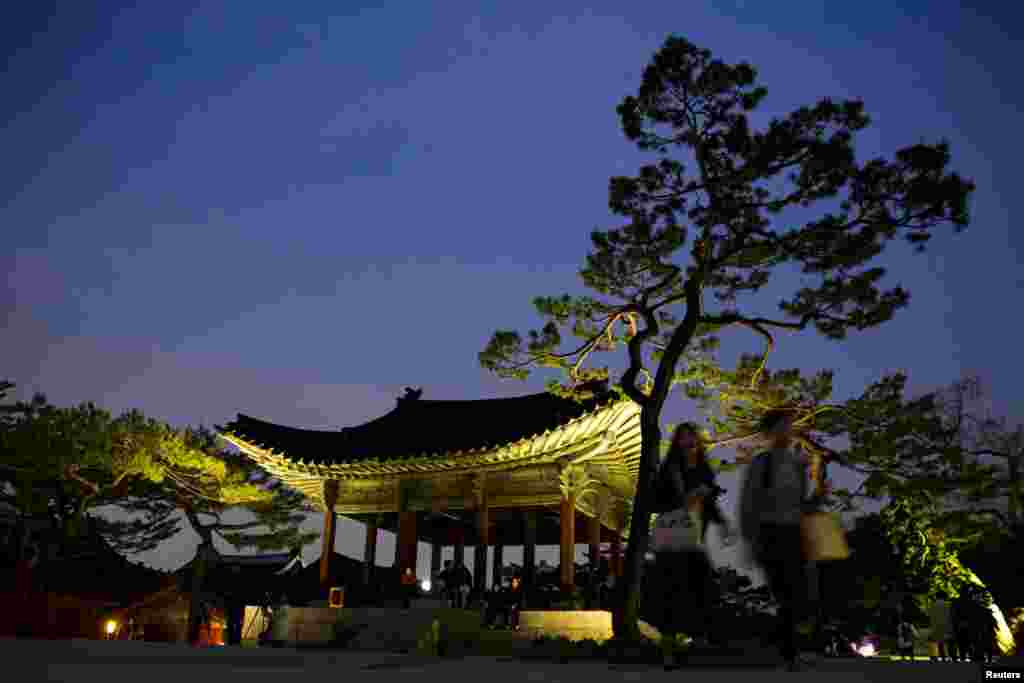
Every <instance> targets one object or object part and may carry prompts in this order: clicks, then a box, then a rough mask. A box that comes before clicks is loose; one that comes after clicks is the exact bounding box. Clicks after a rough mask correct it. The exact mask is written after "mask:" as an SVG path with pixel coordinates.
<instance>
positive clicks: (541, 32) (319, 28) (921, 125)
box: [0, 1, 1024, 572]
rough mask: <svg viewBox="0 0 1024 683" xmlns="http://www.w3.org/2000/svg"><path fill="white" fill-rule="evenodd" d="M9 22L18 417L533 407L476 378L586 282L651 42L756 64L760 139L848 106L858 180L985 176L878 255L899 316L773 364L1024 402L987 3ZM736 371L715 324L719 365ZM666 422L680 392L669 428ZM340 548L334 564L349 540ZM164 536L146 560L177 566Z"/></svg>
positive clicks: (195, 419) (1003, 53)
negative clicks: (828, 101) (907, 159)
mask: <svg viewBox="0 0 1024 683" xmlns="http://www.w3.org/2000/svg"><path fill="white" fill-rule="evenodd" d="M22 5H23V6H25V7H28V8H29V9H21V10H20V13H19V11H15V14H13V15H9V18H10V21H8V20H7V18H5V22H4V23H3V27H2V28H0V31H2V32H3V33H2V34H0V38H2V44H3V45H5V46H8V53H9V54H7V55H5V56H6V59H5V62H4V70H3V72H2V74H0V93H3V96H2V97H0V117H2V121H3V124H4V125H3V128H2V130H0V150H2V151H3V155H4V163H3V164H2V165H0V240H2V242H0V244H2V245H3V248H2V249H0V266H2V270H3V272H4V273H5V274H6V286H5V287H4V289H3V290H2V293H0V311H2V318H0V321H2V325H3V329H2V334H3V337H2V338H3V340H4V344H3V348H4V352H5V360H6V362H5V364H4V365H5V367H4V368H3V370H2V371H3V373H5V374H6V376H8V377H9V378H10V379H11V380H13V381H15V382H17V383H18V385H19V389H20V391H21V392H22V394H23V395H28V394H31V393H32V392H34V391H44V392H46V393H47V395H48V396H49V397H50V399H51V400H52V401H54V402H56V403H58V404H62V405H63V404H70V403H76V402H79V401H85V400H93V401H96V402H97V403H99V404H101V405H103V406H104V407H106V408H108V409H110V410H113V411H115V412H119V411H122V410H125V409H128V408H133V407H134V408H140V409H142V410H143V411H145V412H146V413H148V414H150V415H153V416H155V417H159V418H163V419H167V420H170V421H172V422H174V423H176V424H180V425H184V424H195V423H205V424H215V423H220V422H223V421H225V420H228V419H230V418H231V417H232V416H233V414H234V413H236V412H239V411H241V412H246V413H250V414H253V415H258V416H261V417H265V418H267V419H272V420H275V421H279V422H283V423H287V424H294V425H297V426H305V427H314V428H331V427H341V426H345V425H352V424H358V423H360V422H362V421H365V420H367V419H370V418H372V417H375V416H377V415H379V414H381V413H383V412H386V411H387V410H389V409H390V408H391V407H392V406H393V401H394V397H395V396H396V395H398V394H399V393H400V391H401V388H402V387H404V386H406V385H413V386H423V387H424V389H425V392H424V396H425V398H483V397H490V396H501V395H514V394H519V393H524V392H528V391H535V390H540V389H541V388H542V386H543V376H541V375H538V376H537V377H536V378H534V379H532V380H531V381H530V382H528V383H527V384H526V385H522V384H509V383H507V382H500V381H498V380H497V379H495V378H494V377H491V376H489V375H487V374H486V373H484V372H483V371H481V370H480V369H479V367H478V365H477V361H476V354H477V352H478V351H480V350H481V348H482V347H483V345H484V344H485V343H486V341H487V339H488V337H489V335H490V334H491V332H492V331H493V330H494V329H495V328H499V327H513V328H519V329H527V328H528V327H530V326H531V325H533V324H535V323H536V319H535V317H534V316H533V312H532V308H531V306H530V303H529V302H530V299H531V298H532V297H533V296H536V295H539V294H556V293H561V292H563V291H568V292H579V291H581V287H580V284H579V281H578V277H577V275H576V272H577V270H578V268H579V266H580V264H581V263H582V262H583V258H584V256H585V254H586V252H587V249H588V245H589V241H588V234H589V232H590V230H592V229H593V228H595V227H609V226H610V225H613V224H614V223H615V222H616V221H615V219H613V218H612V217H611V216H610V215H609V212H608V210H607V183H608V178H609V176H612V175H616V174H629V173H632V172H635V170H636V169H637V167H638V166H639V164H640V163H641V162H642V161H643V160H644V158H645V157H643V156H642V155H640V153H639V152H637V151H636V150H635V149H634V148H632V147H631V146H630V145H629V144H628V143H627V141H626V140H625V139H624V137H623V136H622V134H621V132H620V131H619V129H618V126H617V121H616V116H615V106H616V104H617V103H618V102H619V101H620V100H621V98H622V97H623V96H625V95H626V94H630V93H632V92H635V89H636V87H637V85H638V84H639V76H640V73H641V71H642V69H643V67H644V65H645V64H646V63H647V61H648V60H649V58H650V57H651V55H652V54H653V52H654V50H655V49H657V48H658V47H659V46H660V44H661V43H662V42H663V40H664V38H665V37H666V35H667V34H668V33H670V32H675V33H679V34H681V35H683V36H685V37H687V38H689V39H690V40H692V41H694V42H696V43H697V44H699V45H701V46H704V47H708V48H710V49H712V50H713V51H714V52H715V54H716V55H717V56H720V57H721V58H723V59H726V60H728V61H739V60H749V61H750V62H751V63H753V64H754V65H755V66H756V67H758V69H759V71H760V75H761V80H762V82H763V83H764V84H765V85H766V86H767V87H768V90H769V97H768V99H767V100H766V102H765V105H764V107H763V110H762V112H761V113H759V115H758V117H757V119H756V120H759V121H761V122H763V121H766V120H767V119H768V118H769V117H771V116H773V115H780V114H784V113H786V112H788V111H789V110H791V109H793V108H794V107H796V106H799V105H802V104H807V103H812V102H813V101H815V100H816V99H818V98H819V97H822V96H826V95H829V96H833V97H836V98H842V97H860V98H863V99H864V100H865V102H866V105H867V110H868V111H869V112H870V113H871V114H872V116H873V118H874V122H875V125H874V126H873V127H872V128H871V129H870V130H869V131H867V132H866V133H865V134H864V135H863V136H862V137H861V139H860V142H859V144H858V153H859V155H860V156H861V158H869V157H873V156H877V155H880V154H891V153H892V152H893V151H894V150H895V149H896V148H897V147H899V146H902V145H906V144H912V143H914V142H917V141H919V140H922V139H923V140H928V141H930V140H935V139H939V138H945V139H948V140H949V141H950V143H951V146H952V152H953V157H954V166H955V168H956V169H957V170H959V171H960V172H961V173H963V174H964V175H966V176H969V177H971V178H973V179H974V180H975V181H976V182H977V184H978V191H977V192H976V195H975V201H974V206H973V215H974V219H973V223H972V226H971V228H970V229H969V230H968V231H967V232H965V233H964V234H962V235H958V236H954V235H952V234H946V233H943V234H940V235H939V236H938V237H937V238H936V239H935V240H934V242H933V243H932V245H931V248H930V250H929V252H928V254H926V255H924V256H916V255H914V254H912V253H910V251H909V249H907V248H905V247H904V246H902V245H896V246H894V247H893V248H892V249H891V250H890V251H889V252H887V253H886V255H885V257H884V265H886V266H887V267H889V268H890V275H889V282H890V283H896V282H899V283H902V284H903V285H904V286H906V287H907V288H909V289H910V290H911V292H912V303H911V307H910V308H909V309H907V310H905V311H901V312H900V313H899V315H898V317H897V319H896V320H894V321H893V322H891V323H889V324H887V325H885V326H884V327H882V328H879V329H877V330H873V331H870V332H868V333H864V334H861V335H857V336H851V337H850V338H849V339H848V340H846V341H844V342H842V343H835V342H828V341H825V340H823V339H820V338H818V337H817V336H815V335H814V334H813V333H807V334H804V335H802V336H780V339H779V349H778V352H777V353H776V354H775V356H774V357H773V362H772V364H773V366H775V367H790V366H800V367H803V368H805V369H807V370H814V369H817V368H833V369H835V371H836V389H837V397H838V398H846V397H848V396H851V395H853V394H856V393H858V392H860V391H861V390H862V389H863V387H864V386H865V385H866V384H867V383H869V382H871V381H873V380H875V379H877V378H878V377H880V376H881V374H882V373H884V372H886V371H890V370H895V369H905V370H907V371H908V372H909V374H910V381H911V384H912V387H913V388H914V390H915V391H921V390H926V389H931V388H934V387H937V386H940V385H944V384H947V383H949V382H952V381H954V380H956V379H957V378H959V377H960V376H961V374H962V373H970V372H977V373H980V374H981V376H982V377H983V379H984V380H985V381H986V382H987V383H988V385H989V389H990V393H991V397H992V406H993V409H994V410H995V411H996V412H997V413H998V414H1002V415H1008V416H1011V418H1014V419H1016V418H1018V417H1019V416H1020V414H1021V409H1022V408H1024V402H1022V400H1021V398H1020V392H1019V387H1020V386H1021V384H1022V382H1024V371H1022V370H1021V367H1022V365H1021V363H1020V362H1019V361H1018V360H1015V359H1016V358H1017V356H1016V353H1015V352H1014V350H1013V349H1014V348H1015V346H1016V344H1017V339H1018V338H1019V331H1018V328H1019V326H1018V324H1017V315H1016V308H1017V307H1018V302H1019V301H1020V300H1021V296H1022V294H1024V278H1022V276H1021V272H1022V269H1021V267H1020V262H1021V247H1022V240H1021V237H1020V233H1019V232H1017V233H1012V232H1011V218H1010V217H1011V214H1013V215H1020V214H1021V208H1022V206H1021V200H1020V198H1019V195H1020V192H1019V189H1018V186H1019V185H1020V179H1019V178H1020V174H1019V172H1018V171H1014V170H1013V169H1014V168H1017V167H1018V163H1019V159H1020V158H1022V157H1024V145H1022V143H1021V136H1020V135H1018V134H1017V124H1018V123H1019V120H1020V111H1021V91H1020V88H1019V87H1018V85H1017V80H1018V79H1017V73H1016V67H1014V64H1018V63H1020V61H1021V54H1020V52H1021V50H1020V44H1021V42H1020V41H1021V37H1022V36H1021V29H1020V26H1021V25H1022V22H1021V21H1020V19H1021V17H1020V16H1019V11H1018V10H1016V9H1013V7H1012V5H1011V4H1010V3H987V9H986V10H966V9H960V8H957V7H956V6H955V4H954V3H935V2H924V1H920V2H910V3H903V5H904V9H900V8H897V7H895V5H894V4H893V3H827V7H826V3H817V2H791V3H786V4H785V9H780V7H781V6H780V5H778V4H777V3H743V2H731V3H730V2H717V3H702V2H687V3H674V4H672V5H664V6H663V7H661V8H658V9H652V7H653V6H651V7H648V8H645V9H644V10H629V12H628V14H626V15H624V14H623V12H624V11H626V10H623V9H622V8H623V7H624V5H622V3H615V4H612V3H581V4H579V5H576V4H575V3H561V4H560V5H559V7H560V8H562V9H560V10H559V13H557V14H556V13H554V12H552V11H551V10H550V9H545V8H546V7H547V5H545V4H543V3H540V4H529V3H527V4H526V6H525V7H523V6H521V4H520V5H515V4H512V3H501V4H500V5H499V4H498V3H480V2H472V3H470V2H446V3H438V4H437V7H438V8H437V9H433V8H431V7H430V5H428V4H427V3H397V2H396V3H390V4H389V6H388V7H387V8H383V9H366V10H356V9H349V10H347V11H346V12H345V13H344V14H339V13H338V12H339V10H338V6H339V5H344V6H345V7H352V6H353V5H354V3H332V2H304V3H276V2H245V3H240V2H239V3H212V2H210V3H202V2H191V3H186V2H174V3H158V2H147V3H139V4H138V5H131V4H129V3H77V2H55V3H49V5H48V4H47V3H45V2H43V3H22ZM293 5H297V6H298V7H299V9H293ZM583 5H586V6H589V7H591V9H586V8H584V7H583ZM12 46H13V48H12ZM798 282H799V279H798V276H797V275H795V274H792V273H784V274H781V275H780V276H779V278H778V279H777V282H773V285H772V286H771V287H769V289H768V290H767V291H766V292H765V293H763V294H761V295H759V296H758V297H757V298H756V299H754V300H752V301H751V302H750V304H749V309H748V310H752V311H758V312H760V313H764V314H772V313H774V312H775V310H776V309H775V303H776V302H777V300H778V299H779V298H780V297H781V296H782V295H783V294H784V293H785V292H787V291H789V290H790V289H791V288H792V287H793V286H794V284H796V283H798ZM758 348H759V339H757V338H756V337H754V336H748V335H747V334H745V333H744V332H742V331H738V332H736V333H735V334H734V335H733V336H731V337H730V338H728V339H727V340H726V343H725V357H726V359H731V358H732V357H734V356H735V354H737V353H739V352H742V351H755V350H757V349H758ZM691 414H692V409H691V408H690V407H689V406H687V405H686V403H685V401H684V400H683V399H682V398H680V399H678V400H676V401H674V402H672V404H671V406H670V408H669V409H668V411H667V415H666V419H675V418H678V417H680V416H683V415H687V416H688V415H691ZM838 476H840V477H842V476H844V475H838ZM727 483H728V482H727ZM311 524H314V525H315V524H318V522H315V521H314V522H311ZM340 526H341V528H340V530H339V536H338V542H339V547H340V548H341V549H343V550H344V551H345V552H346V553H348V554H350V555H353V556H356V557H359V556H360V554H361V547H362V541H361V531H360V529H361V527H357V526H356V525H350V524H346V523H343V524H341V525H340ZM186 536H189V538H184V537H183V538H182V540H181V541H180V542H176V543H175V544H171V546H169V547H168V548H166V549H163V550H162V551H161V553H159V554H158V555H151V556H147V558H146V559H147V561H151V562H154V563H156V564H159V565H161V566H166V567H173V566H177V565H178V564H180V563H181V562H182V561H184V560H185V559H187V558H188V557H189V556H190V554H191V552H192V548H193V546H194V539H192V538H191V537H190V536H191V535H190V534H187V535H186ZM387 543H391V541H390V539H388V541H387ZM389 547H392V546H388V545H387V544H385V546H384V547H383V548H382V550H381V554H380V555H379V557H381V558H382V561H384V562H385V563H389V562H390V560H391V555H390V552H391V551H390V550H389V549H388V548H389ZM317 552H318V551H317V550H316V549H315V548H311V549H310V551H309V553H308V554H309V556H314V555H316V554H317ZM512 559H514V556H513V558H512ZM549 560H550V561H554V560H555V555H554V553H553V551H552V553H551V557H550V558H549ZM425 568H426V565H425V564H421V567H420V570H421V572H423V571H425Z"/></svg>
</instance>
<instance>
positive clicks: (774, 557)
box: [755, 524, 807, 661]
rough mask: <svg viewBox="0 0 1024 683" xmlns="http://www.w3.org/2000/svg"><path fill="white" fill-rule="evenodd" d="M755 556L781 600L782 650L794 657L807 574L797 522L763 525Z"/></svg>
mask: <svg viewBox="0 0 1024 683" xmlns="http://www.w3.org/2000/svg"><path fill="white" fill-rule="evenodd" d="M759 534H760V536H759V538H758V539H757V548H756V549H755V559H756V560H757V563H758V564H759V565H761V568H762V569H764V572H765V574H766V575H767V578H768V588H769V589H770V590H771V592H772V595H773V596H774V597H775V601H776V602H777V603H779V613H778V618H779V629H778V639H779V651H780V653H781V654H782V657H783V659H786V660H787V661H788V660H792V659H794V658H795V657H796V655H797V652H798V642H797V640H798V639H797V632H796V626H797V619H798V616H799V611H800V610H801V609H802V608H803V606H804V604H803V603H804V597H805V595H806V590H807V574H806V572H805V571H804V559H803V544H802V542H801V538H800V526H799V525H797V524H762V525H761V529H760V532H759Z"/></svg>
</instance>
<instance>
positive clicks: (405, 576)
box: [402, 567, 417, 609]
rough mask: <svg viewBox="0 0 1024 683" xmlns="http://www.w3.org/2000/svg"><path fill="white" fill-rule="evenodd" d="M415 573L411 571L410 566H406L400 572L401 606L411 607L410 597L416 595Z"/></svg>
mask: <svg viewBox="0 0 1024 683" xmlns="http://www.w3.org/2000/svg"><path fill="white" fill-rule="evenodd" d="M416 593H417V590H416V575H415V574H413V573H412V567H406V568H405V572H403V573H402V608H403V609H409V608H410V607H412V599H413V598H414V597H416Z"/></svg>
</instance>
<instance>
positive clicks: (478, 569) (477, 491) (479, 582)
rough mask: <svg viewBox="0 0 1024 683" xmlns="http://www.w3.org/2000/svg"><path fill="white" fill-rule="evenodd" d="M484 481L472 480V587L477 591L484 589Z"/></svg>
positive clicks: (476, 478)
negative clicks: (473, 518) (474, 521)
mask: <svg viewBox="0 0 1024 683" xmlns="http://www.w3.org/2000/svg"><path fill="white" fill-rule="evenodd" d="M485 487H486V481H485V479H484V476H483V475H477V476H476V477H474V478H473V506H474V507H475V508H476V547H475V548H473V586H474V587H475V588H476V590H477V591H483V590H484V589H486V587H487V586H486V584H487V546H488V544H489V539H488V537H487V535H488V533H487V532H488V527H489V525H490V519H489V517H490V516H489V515H488V511H487V492H486V489H485Z"/></svg>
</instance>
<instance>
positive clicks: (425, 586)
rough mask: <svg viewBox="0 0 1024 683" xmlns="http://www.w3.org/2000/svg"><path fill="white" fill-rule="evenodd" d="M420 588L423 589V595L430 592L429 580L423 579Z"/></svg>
mask: <svg viewBox="0 0 1024 683" xmlns="http://www.w3.org/2000/svg"><path fill="white" fill-rule="evenodd" d="M420 588H422V589H423V592H424V593H429V592H430V579H423V580H422V581H420Z"/></svg>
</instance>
